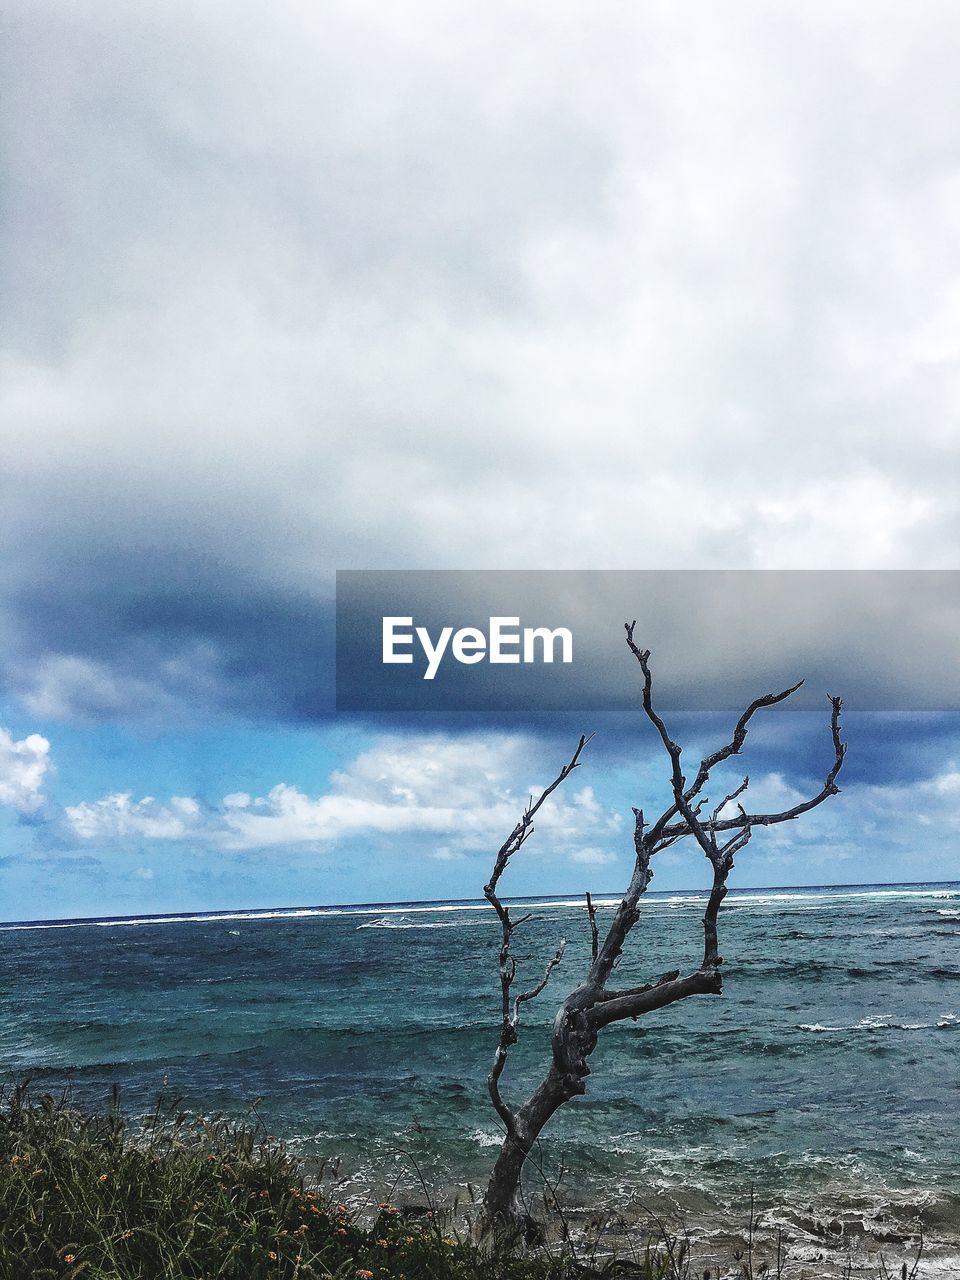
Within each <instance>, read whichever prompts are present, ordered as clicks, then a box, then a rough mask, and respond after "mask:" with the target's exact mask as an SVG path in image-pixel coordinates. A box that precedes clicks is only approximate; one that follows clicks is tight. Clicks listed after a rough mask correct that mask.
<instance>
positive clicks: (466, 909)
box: [0, 883, 960, 932]
mask: <svg viewBox="0 0 960 1280" xmlns="http://www.w3.org/2000/svg"><path fill="white" fill-rule="evenodd" d="M705 896H706V891H705V890H700V889H696V890H694V889H691V890H683V889H680V890H677V891H675V892H667V891H664V892H662V894H661V893H658V892H652V893H650V894H649V895H647V896H646V897H645V898H643V899H642V901H641V907H642V909H643V910H644V911H647V912H651V911H657V910H658V909H659V908H664V909H666V910H674V909H676V908H681V907H695V908H697V909H699V908H700V906H701V905H702V903H703V899H704V897H705ZM913 898H917V899H920V898H927V899H934V900H939V901H946V902H956V903H958V905H960V885H958V886H954V885H953V884H945V883H941V884H937V885H851V886H849V887H848V886H837V887H830V886H826V885H825V886H822V887H820V886H817V887H814V888H807V887H800V888H797V889H780V888H778V889H769V890H767V889H744V890H733V891H731V893H730V895H729V897H728V898H727V901H726V904H725V907H724V910H725V911H729V910H731V909H732V908H734V909H735V908H739V907H765V906H776V907H782V906H784V905H790V906H792V907H793V908H794V909H795V910H798V911H799V910H820V909H821V908H823V907H824V906H829V905H830V904H832V903H835V902H838V901H844V900H864V899H866V900H873V899H876V900H879V901H883V900H886V899H913ZM509 901H510V904H511V905H514V904H515V905H516V906H518V907H522V908H523V909H524V910H530V911H563V910H574V909H576V910H583V909H584V899H583V898H582V897H580V896H576V897H573V896H570V895H563V896H558V897H556V898H543V899H539V898H537V899H533V900H530V901H521V900H513V899H511V900H509ZM593 901H594V905H595V906H596V907H597V908H598V909H599V910H612V909H614V908H615V907H616V906H617V905H618V904H619V902H620V895H619V894H595V895H594V898H593ZM934 910H936V911H937V913H938V914H940V915H944V916H947V917H948V918H951V919H960V910H958V909H954V908H934ZM489 911H490V906H489V904H488V903H486V902H484V901H482V900H477V901H471V902H430V903H357V904H353V905H343V906H315V907H279V908H264V909H263V910H246V911H209V912H201V913H189V914H188V913H179V914H178V913H175V912H170V913H168V914H166V915H155V916H145V915H135V916H120V917H115V918H109V919H104V918H93V919H77V920H48V921H10V922H8V923H5V924H0V932H3V931H8V930H33V929H76V928H85V927H86V928H90V927H93V928H99V929H113V928H137V927H142V926H146V925H158V924H215V923H218V922H222V921H229V922H234V923H243V922H244V921H260V920H303V919H313V918H319V919H323V918H331V919H333V918H339V917H343V916H385V915H435V914H450V913H461V914H465V913H476V912H489Z"/></svg>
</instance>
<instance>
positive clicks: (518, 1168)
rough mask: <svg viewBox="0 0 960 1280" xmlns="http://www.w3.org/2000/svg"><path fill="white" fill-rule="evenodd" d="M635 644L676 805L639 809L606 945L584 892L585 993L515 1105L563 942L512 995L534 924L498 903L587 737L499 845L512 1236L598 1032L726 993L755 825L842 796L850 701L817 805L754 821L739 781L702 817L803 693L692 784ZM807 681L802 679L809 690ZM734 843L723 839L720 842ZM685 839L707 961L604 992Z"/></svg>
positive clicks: (494, 1220)
mask: <svg viewBox="0 0 960 1280" xmlns="http://www.w3.org/2000/svg"><path fill="white" fill-rule="evenodd" d="M624 625H625V629H626V637H627V645H628V646H629V648H630V651H631V652H632V653H633V655H634V657H635V658H636V659H637V661H638V662H639V663H640V668H641V671H642V673H643V710H644V713H645V714H646V716H647V718H648V720H650V722H651V724H653V726H654V728H655V729H656V730H657V732H658V734H659V736H660V740H661V742H662V743H663V746H664V749H665V750H666V753H667V756H668V758H669V761H670V769H671V786H672V790H673V803H672V804H671V805H669V806H668V807H667V809H666V810H665V811H664V812H663V813H662V814H661V815H660V817H659V818H658V819H657V820H656V822H655V823H654V824H653V825H652V826H650V827H648V826H647V825H646V823H645V820H644V816H643V811H642V810H641V809H634V811H633V812H634V819H635V822H634V836H633V842H634V851H635V858H634V864H633V871H632V874H631V876H630V883H629V884H628V885H627V888H626V891H625V893H624V895H623V897H622V899H621V900H620V903H619V905H618V906H617V909H616V911H615V912H614V917H613V920H612V922H611V924H610V927H609V929H608V930H607V933H606V935H605V937H604V938H603V941H602V942H601V941H600V938H599V930H598V927H597V917H596V911H595V908H594V905H593V900H592V898H591V897H590V894H587V917H588V922H589V926H590V933H591V961H590V966H589V968H588V970H587V972H586V974H585V975H584V977H583V980H582V981H581V982H580V984H579V985H578V986H577V987H576V988H575V989H574V990H573V991H571V992H570V994H569V995H568V996H567V997H566V998H565V999H564V1001H563V1002H562V1004H561V1005H560V1007H559V1009H558V1010H557V1014H556V1017H555V1019H554V1024H553V1037H552V1046H551V1047H552V1053H551V1061H550V1064H549V1066H548V1068H547V1071H546V1074H545V1075H544V1077H543V1080H542V1081H541V1082H540V1084H539V1085H538V1086H537V1088H536V1089H535V1090H534V1092H533V1093H532V1094H531V1095H530V1097H529V1098H528V1099H527V1101H526V1102H524V1103H523V1104H522V1105H521V1106H519V1107H513V1106H510V1105H509V1104H508V1103H507V1102H506V1100H505V1099H504V1097H503V1094H502V1092H501V1089H500V1081H501V1078H502V1076H503V1071H504V1068H505V1066H506V1063H507V1057H508V1054H509V1051H510V1048H511V1046H512V1045H514V1044H516V1042H517V1039H518V1035H519V1025H520V1014H521V1007H522V1005H524V1004H525V1003H527V1002H528V1001H530V1000H534V999H536V997H537V996H539V995H540V994H541V993H542V992H543V991H544V989H545V988H546V986H547V983H548V982H549V981H550V977H551V975H552V974H553V971H554V970H555V969H556V968H557V966H558V965H559V964H560V963H561V961H562V959H563V955H564V948H565V946H566V940H565V939H563V938H561V939H560V942H559V945H558V947H557V951H556V954H555V955H554V956H553V957H552V959H551V960H550V961H549V962H548V963H547V965H546V967H545V969H544V973H543V977H542V978H541V980H540V981H539V982H538V983H537V984H536V985H535V986H534V987H532V988H530V989H529V990H527V991H524V992H523V993H521V994H519V995H513V983H514V980H515V978H516V972H517V965H516V960H515V959H514V957H513V955H512V954H511V944H512V941H513V935H514V933H515V931H516V929H517V928H519V927H520V926H521V925H522V924H523V923H524V921H525V920H527V919H528V918H529V916H522V917H520V918H519V919H513V918H512V917H511V915H510V911H509V908H508V907H506V906H505V905H504V903H503V901H502V900H501V898H500V896H499V883H500V878H501V876H502V875H503V873H504V872H505V871H506V869H507V867H508V865H509V863H510V859H511V858H512V857H513V855H514V854H515V853H517V852H518V851H519V850H520V848H522V846H523V844H524V843H525V842H526V840H527V839H528V838H529V837H530V835H531V834H532V832H533V819H534V817H535V815H536V813H537V811H538V810H539V809H540V807H541V805H542V804H543V803H544V801H545V800H546V799H547V797H548V796H549V795H550V794H551V793H552V792H553V791H555V790H556V789H557V787H559V786H560V785H561V783H563V782H564V781H566V779H567V778H568V777H569V776H570V774H571V773H573V771H574V769H576V768H578V767H579V764H580V756H581V755H582V753H583V749H584V747H585V746H586V745H587V742H588V741H589V739H588V738H586V737H581V739H580V741H579V743H578V744H577V747H576V750H575V751H574V753H573V755H572V756H571V758H570V760H569V761H568V762H567V763H566V764H565V765H564V766H563V768H562V769H561V770H560V772H559V773H558V774H557V776H556V778H555V779H554V780H553V782H551V784H550V785H549V786H548V787H547V788H546V789H545V790H544V792H543V793H542V794H541V795H540V797H539V799H538V800H537V801H536V802H534V801H533V799H532V798H531V800H530V802H529V804H528V805H527V808H526V809H525V810H524V813H523V816H522V817H521V819H520V821H519V822H518V823H517V825H516V826H515V827H514V829H513V831H512V832H511V833H510V835H509V837H508V838H507V840H506V841H505V842H504V844H503V845H502V846H501V847H500V849H499V851H498V853H497V856H496V859H495V862H494V868H493V874H492V875H491V877H490V881H489V883H488V884H487V885H486V886H485V888H484V894H485V896H486V898H487V900H488V901H489V902H490V904H491V906H492V907H493V908H494V910H495V911H496V912H497V915H498V917H499V919H500V927H501V940H500V952H499V973H500V993H501V1008H500V1012H501V1018H500V1037H499V1042H498V1044H497V1049H496V1053H495V1055H494V1062H493V1067H492V1068H491V1071H490V1074H489V1076H488V1078H487V1084H488V1088H489V1091H490V1097H491V1100H492V1102H493V1105H494V1108H495V1109H496V1112H497V1114H498V1115H499V1117H500V1119H501V1121H502V1122H503V1125H504V1129H505V1131H506V1132H505V1135H504V1140H503V1145H502V1146H501V1148H500V1153H499V1155H498V1157H497V1160H496V1163H495V1165H494V1167H493V1170H492V1172H491V1175H490V1181H489V1184H488V1186H487V1191H486V1196H485V1198H484V1209H485V1214H486V1221H487V1225H488V1226H489V1227H491V1228H495V1229H500V1230H502V1229H506V1230H508V1231H510V1232H515V1231H517V1230H524V1229H526V1228H528V1227H529V1225H530V1219H529V1215H527V1213H526V1212H525V1210H524V1207H523V1203H522V1199H521V1177H522V1173H523V1167H524V1164H525V1162H526V1159H527V1157H528V1155H529V1154H530V1151H531V1150H532V1149H533V1147H534V1145H535V1143H536V1141H537V1139H538V1138H539V1136H540V1134H541V1133H542V1132H543V1129H544V1128H545V1126H546V1125H547V1124H548V1122H549V1121H550V1119H551V1117H552V1116H553V1115H554V1113H555V1112H556V1111H558V1110H559V1108H560V1107H562V1106H563V1105H564V1104H565V1103H567V1102H569V1101H570V1100H571V1098H575V1097H577V1096H578V1095H579V1094H582V1093H584V1092H586V1084H585V1081H586V1077H587V1076H588V1075H589V1074H590V1067H589V1065H588V1062H587V1060H588V1058H589V1057H590V1055H591V1053H593V1050H594V1049H595V1048H596V1045H597V1037H598V1035H599V1033H600V1031H601V1030H602V1029H603V1028H604V1027H606V1026H609V1025H610V1023H612V1022H622V1021H623V1020H624V1019H626V1018H639V1017H642V1016H643V1015H644V1014H647V1013H652V1012H653V1011H654V1010H656V1009H663V1008H665V1007H666V1006H667V1005H670V1004H674V1003H675V1002H676V1001H678V1000H685V999H687V998H688V997H689V996H694V995H719V994H720V992H721V991H722V990H723V979H722V976H721V972H720V967H721V965H722V964H723V957H722V956H721V955H720V953H719V929H718V918H719V913H720V907H721V905H722V903H723V900H724V898H725V897H726V894H727V878H728V876H729V874H730V872H731V870H732V869H733V865H734V858H735V856H736V854H737V853H739V851H740V850H741V849H742V848H743V847H744V846H745V845H746V844H747V842H748V841H749V840H750V837H751V835H752V833H753V829H754V827H758V826H772V825H774V824H776V823H779V822H790V821H793V820H794V819H796V818H798V817H800V816H801V815H802V814H804V813H808V812H809V811H810V810H811V809H814V808H816V806H817V805H819V804H822V803H823V802H824V800H826V799H828V798H829V797H830V796H834V795H837V794H838V793H839V787H838V786H837V785H836V779H837V775H838V774H839V772H840V769H841V766H842V765H843V758H844V754H845V752H846V747H845V745H844V743H843V741H842V739H841V736H840V711H841V707H842V705H843V704H842V701H841V699H840V698H835V697H831V698H830V704H831V716H830V728H831V736H832V740H833V751H834V758H833V763H832V765H831V767H830V770H829V772H828V773H827V775H826V778H825V780H824V784H823V787H822V788H821V789H820V791H819V792H818V793H817V794H816V795H815V796H813V797H811V799H809V800H806V801H803V802H802V803H800V804H797V805H794V806H793V808H791V809H786V810H783V811H782V812H780V813H759V814H749V813H747V812H746V810H745V809H744V808H743V806H742V805H741V804H740V803H739V799H740V796H741V795H743V793H744V792H745V791H746V790H747V787H748V786H749V779H748V778H744V780H743V782H742V783H741V784H740V785H739V786H738V787H736V788H735V789H734V790H733V791H732V792H730V793H729V794H728V795H727V796H725V797H724V799H723V800H721V802H720V803H719V804H718V805H717V806H716V807H715V808H714V809H713V810H712V811H711V812H710V815H709V817H706V818H703V817H701V813H702V811H703V810H704V808H705V807H706V806H707V803H708V801H707V798H706V796H704V795H703V794H702V792H703V788H704V787H705V786H706V784H707V782H708V781H709V779H710V774H711V772H712V770H713V769H714V768H715V767H716V766H717V765H718V764H721V763H722V762H723V761H725V760H728V759H729V758H730V757H731V756H735V755H739V753H740V751H741V749H742V747H743V745H744V743H745V741H746V738H747V732H748V727H749V723H750V720H751V719H752V717H753V716H754V714H755V713H756V712H757V711H759V710H761V709H762V708H765V707H771V706H774V705H775V704H777V703H779V702H783V701H784V699H786V698H789V697H790V695H791V694H792V693H795V692H796V690H797V689H799V687H800V685H799V684H796V685H793V686H792V687H791V688H789V689H784V690H783V691H782V692H780V693H769V694H764V695H763V696H762V697H760V698H756V699H755V700H754V701H753V702H751V703H750V705H749V706H748V707H747V708H746V710H745V711H744V712H743V714H742V715H741V716H740V718H739V720H738V721H737V723H736V725H735V726H734V730H733V733H732V735H731V737H730V740H729V742H727V743H725V744H724V745H723V746H722V747H720V748H718V750H716V751H713V752H711V753H710V754H709V755H706V756H704V758H703V759H702V760H701V761H700V764H699V766H698V768H697V772H696V775H695V777H694V780H693V782H692V783H690V784H688V783H687V780H686V777H685V776H684V773H683V769H682V766H681V755H682V749H681V747H679V746H678V745H677V744H676V743H675V742H674V741H673V740H672V739H671V737H670V735H669V733H668V731H667V727H666V725H665V724H664V722H663V720H662V718H661V717H660V715H659V713H658V712H657V711H656V709H655V708H654V705H653V696H652V688H653V678H652V675H651V671H650V665H649V658H650V653H649V650H646V649H640V648H638V647H637V645H636V644H635V643H634V628H635V626H636V623H633V622H631V623H625V624H624ZM801 683H802V681H801ZM734 802H736V804H737V812H736V816H734V817H723V816H721V815H722V814H723V813H724V811H725V810H726V809H727V807H728V806H729V805H731V804H733V803H734ZM720 833H730V834H729V837H728V838H727V839H724V840H718V839H717V837H718V834H720ZM687 836H693V838H694V839H695V840H696V842H697V844H698V845H699V846H700V848H701V850H702V851H703V853H704V855H705V856H706V857H707V859H708V861H709V862H710V864H711V867H712V870H713V881H712V886H711V889H710V895H709V897H708V899H707V905H706V908H705V910H704V914H703V961H702V963H701V965H700V967H699V968H698V969H696V970H694V971H693V972H692V973H688V974H686V975H681V972H680V970H679V969H675V970H672V971H671V972H669V973H665V974H663V975H662V976H661V977H660V978H658V979H657V980H656V981H655V982H650V983H646V984H644V985H643V986H639V987H631V988H627V989H625V990H620V991H618V990H611V989H610V988H608V986H607V983H608V982H609V979H610V976H611V974H612V973H613V970H614V968H615V967H616V965H617V962H618V961H619V959H620V956H621V955H622V954H623V949H624V947H625V945H626V942H627V938H628V937H629V934H630V931H631V929H632V928H633V926H634V925H635V924H636V922H637V920H638V919H639V915H640V910H639V902H640V898H641V897H642V895H643V894H644V893H645V892H646V890H647V886H648V885H649V883H650V881H651V879H652V878H653V870H652V867H651V865H650V864H651V861H652V859H653V858H654V856H655V855H656V854H658V853H660V852H662V851H663V850H664V849H666V848H668V847H669V846H671V845H673V844H676V842H677V841H678V840H682V839H684V838H685V837H687Z"/></svg>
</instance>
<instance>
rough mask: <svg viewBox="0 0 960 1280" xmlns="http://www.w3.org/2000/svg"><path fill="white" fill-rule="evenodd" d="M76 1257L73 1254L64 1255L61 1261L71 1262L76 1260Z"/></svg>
mask: <svg viewBox="0 0 960 1280" xmlns="http://www.w3.org/2000/svg"><path fill="white" fill-rule="evenodd" d="M76 1256H77V1255H76V1254H75V1253H65V1254H64V1255H63V1260H64V1262H73V1261H74V1260H75V1259H76Z"/></svg>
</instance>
